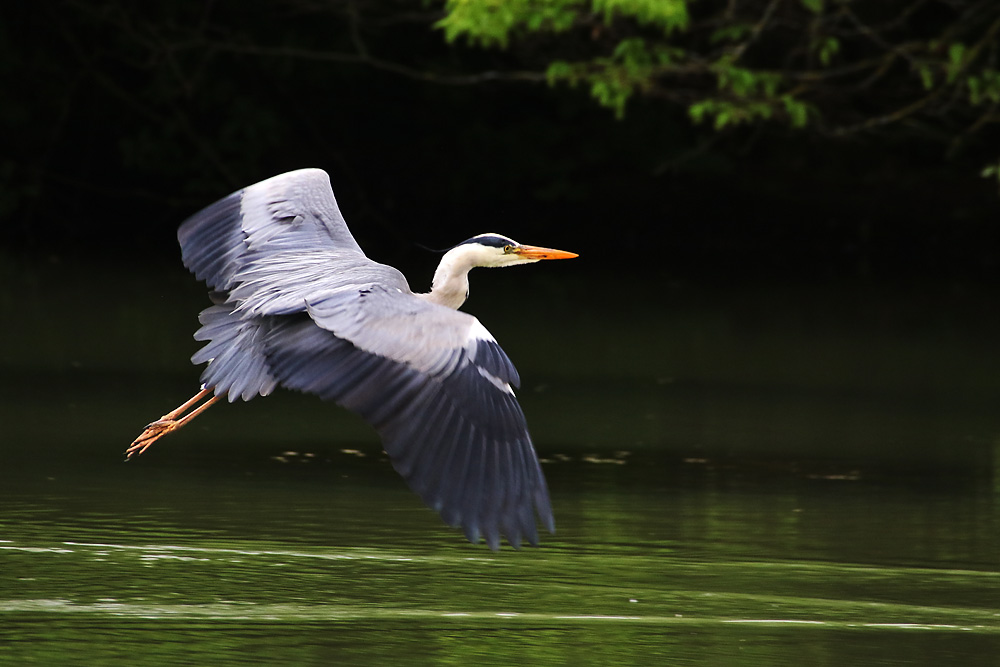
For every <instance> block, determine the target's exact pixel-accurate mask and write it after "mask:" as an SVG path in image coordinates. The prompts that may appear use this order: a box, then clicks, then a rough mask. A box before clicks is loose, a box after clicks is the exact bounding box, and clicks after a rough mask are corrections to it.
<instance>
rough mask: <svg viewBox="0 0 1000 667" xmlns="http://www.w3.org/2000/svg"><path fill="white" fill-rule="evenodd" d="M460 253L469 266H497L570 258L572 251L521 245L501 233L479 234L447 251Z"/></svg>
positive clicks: (574, 254) (572, 254) (575, 255)
mask: <svg viewBox="0 0 1000 667" xmlns="http://www.w3.org/2000/svg"><path fill="white" fill-rule="evenodd" d="M451 252H454V253H461V254H463V255H465V256H466V258H467V261H468V262H469V264H470V265H471V266H483V267H497V266H514V265H515V264H530V263H531V262H537V261H539V260H541V259H572V258H573V257H577V254H576V253H574V252H566V251H565V250H555V249H553V248H540V247H538V246H533V245H522V244H520V243H518V242H517V241H515V240H514V239H512V238H509V237H506V236H503V235H502V234H493V233H489V234H479V235H478V236H473V237H472V238H471V239H468V240H466V241H462V242H461V243H459V244H458V245H457V246H455V247H454V248H452V249H451V250H450V251H449V253H451Z"/></svg>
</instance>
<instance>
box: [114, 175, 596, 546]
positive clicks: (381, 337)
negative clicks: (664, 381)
mask: <svg viewBox="0 0 1000 667" xmlns="http://www.w3.org/2000/svg"><path fill="white" fill-rule="evenodd" d="M177 236H178V240H179V241H180V246H181V257H182V260H183V262H184V265H185V266H186V267H187V268H188V269H190V270H191V271H192V272H193V273H194V274H195V276H196V277H197V278H198V279H199V280H203V281H205V282H206V283H207V284H208V286H209V288H210V289H211V293H210V296H211V298H212V301H213V302H214V305H212V306H210V307H209V308H206V309H205V310H204V311H202V313H201V315H200V316H199V321H200V322H201V328H200V329H198V331H197V332H196V333H195V339H196V340H199V341H207V343H206V345H205V346H204V347H203V348H201V350H199V351H198V352H197V353H195V355H194V356H193V357H192V358H191V360H192V362H193V363H195V364H201V363H206V362H207V364H208V365H207V366H206V367H205V369H204V371H203V372H202V374H201V382H202V385H201V390H200V391H199V392H198V393H197V394H196V395H195V396H194V397H193V398H191V399H190V400H189V401H187V402H185V403H184V404H183V405H181V406H180V407H178V408H177V409H175V410H173V411H171V412H169V413H167V414H166V415H164V416H163V417H161V418H160V419H158V420H157V421H154V422H153V423H151V424H149V425H148V426H147V427H146V429H145V430H144V431H143V432H142V434H141V435H140V436H139V437H138V438H136V440H135V441H134V442H133V443H132V445H131V446H130V447H129V448H128V449H127V450H126V455H127V457H128V458H132V457H133V456H135V455H137V454H141V453H142V452H144V451H146V449H148V448H149V446H150V445H152V444H153V442H154V441H156V440H157V439H158V438H160V437H161V436H163V435H166V434H167V433H170V432H172V431H174V430H176V429H178V428H180V427H181V426H183V425H184V424H186V423H188V422H189V421H190V420H191V419H193V418H194V417H196V416H197V415H199V414H200V413H201V412H203V411H204V410H205V409H207V408H208V407H209V406H210V405H212V404H213V403H215V402H216V401H218V400H219V399H220V398H222V397H228V399H229V401H230V402H233V401H235V400H236V399H243V400H244V401H248V400H250V399H252V398H253V397H255V396H257V395H261V396H266V395H267V394H269V393H271V391H272V390H274V389H275V387H277V386H279V385H280V386H283V387H286V388H289V389H297V390H300V391H303V392H309V393H313V394H317V395H319V396H320V397H321V398H323V399H328V400H333V401H335V402H337V403H338V404H340V405H341V406H343V407H345V408H347V409H349V410H351V411H353V412H355V413H357V414H359V415H360V416H361V417H362V418H363V419H364V420H366V421H367V422H368V423H369V424H371V425H372V426H373V427H374V428H375V430H376V431H377V432H378V433H379V435H380V436H381V439H382V444H383V447H384V449H385V451H386V452H387V453H388V455H389V458H390V460H391V462H392V464H393V467H394V468H395V469H396V470H397V471H398V472H399V473H400V474H401V475H402V476H403V478H404V479H405V480H406V481H407V483H408V484H409V486H410V487H411V488H412V489H413V490H414V491H415V492H416V493H417V494H418V495H419V496H420V497H421V498H422V499H423V501H424V502H425V503H426V504H427V505H428V506H430V507H431V508H433V509H434V510H436V511H437V512H439V513H440V515H441V517H442V518H443V519H444V520H445V522H447V523H448V524H451V525H452V526H460V527H461V528H462V529H463V531H464V533H465V536H466V537H467V538H468V539H469V540H470V541H471V542H473V543H479V541H480V540H481V539H485V541H486V543H487V544H488V545H489V547H490V548H491V549H494V550H496V549H498V548H499V545H500V536H501V535H503V536H505V537H506V538H507V541H508V542H509V543H510V544H511V545H512V546H514V547H515V548H517V547H519V546H520V544H521V541H522V539H524V540H527V541H528V543H530V544H532V545H536V544H537V542H538V532H537V529H536V519H535V514H536V512H537V515H538V517H539V518H540V519H541V522H542V524H543V525H544V526H545V528H547V529H548V530H549V531H550V532H553V531H554V529H555V527H554V521H553V517H552V507H551V504H550V501H549V495H548V489H547V487H546V483H545V478H544V476H543V474H542V470H541V467H540V466H539V463H538V457H537V455H536V453H535V450H534V446H533V445H532V442H531V438H530V436H529V434H528V428H527V424H526V422H525V418H524V413H523V412H522V411H521V408H520V406H519V405H518V402H517V399H516V398H515V396H514V391H513V389H512V386H513V387H517V386H519V378H518V373H517V370H515V368H514V365H513V364H512V363H511V361H510V359H509V358H508V357H507V355H506V354H505V353H504V351H503V350H502V349H501V348H500V346H499V345H498V344H497V342H496V340H495V339H494V338H493V336H492V335H490V333H489V332H488V331H487V330H486V328H485V327H483V325H482V324H480V323H479V320H477V319H476V318H475V317H473V316H472V315H469V314H466V313H463V312H460V311H458V310H457V309H458V308H459V307H460V306H461V305H462V304H463V303H464V302H465V300H466V298H467V296H468V290H469V279H468V275H469V271H470V270H471V269H472V268H473V267H477V266H482V267H501V266H514V265H516V264H526V263H530V262H537V261H539V260H542V259H567V258H572V257H576V256H577V255H576V254H574V253H571V252H565V251H562V250H553V249H551V248H541V247H537V246H528V245H522V244H520V243H517V242H516V241H513V240H512V239H509V238H507V237H505V236H501V235H499V234H480V235H479V236H474V237H472V238H471V239H469V240H467V241H464V242H462V243H460V244H458V245H456V246H454V247H453V248H452V249H450V250H449V251H448V252H446V253H445V254H444V256H443V257H442V259H441V262H440V264H439V266H438V267H437V270H436V272H435V273H434V278H433V281H432V286H431V290H430V292H429V293H426V294H417V293H414V292H412V291H410V288H409V286H408V284H407V282H406V279H405V278H404V277H403V274H402V273H400V272H399V271H397V270H396V269H394V268H392V267H390V266H386V265H384V264H379V263H377V262H374V261H372V260H371V259H369V258H368V257H367V256H365V254H364V252H363V251H362V250H361V247H360V246H359V245H358V244H357V242H356V241H355V240H354V237H353V236H352V235H351V232H350V231H349V230H348V228H347V223H346V222H345V221H344V217H343V215H341V212H340V209H339V207H338V206H337V201H336V199H335V198H334V195H333V189H332V187H331V185H330V178H329V176H328V175H327V174H326V172H324V171H322V170H320V169H302V170H298V171H292V172H289V173H286V174H281V175H278V176H275V177H273V178H270V179H267V180H265V181H261V182H260V183H257V184H255V185H251V186H249V187H247V188H244V189H242V190H239V191H237V192H235V193H233V194H232V195H230V196H228V197H226V198H224V199H221V200H219V201H217V202H216V203H214V204H212V205H210V206H208V207H207V208H205V209H203V210H202V211H200V212H198V213H196V214H195V215H194V216H192V217H191V218H189V219H188V220H186V221H185V222H184V223H182V224H181V226H180V228H179V230H178V233H177Z"/></svg>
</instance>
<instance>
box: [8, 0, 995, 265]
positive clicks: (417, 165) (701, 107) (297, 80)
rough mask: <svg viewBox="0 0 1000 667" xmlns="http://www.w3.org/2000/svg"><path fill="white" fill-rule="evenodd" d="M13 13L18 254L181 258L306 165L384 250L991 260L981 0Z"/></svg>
mask: <svg viewBox="0 0 1000 667" xmlns="http://www.w3.org/2000/svg"><path fill="white" fill-rule="evenodd" d="M0 19H2V21H0V77H2V80H0V83H2V84H3V87H4V91H5V101H4V103H3V105H2V106H0V132H2V134H3V137H4V139H3V141H4V145H5V150H4V151H3V152H2V154H0V219H2V220H3V221H4V224H5V226H6V228H7V230H8V234H7V235H6V240H5V244H7V245H10V246H12V247H17V248H28V249H33V250H34V251H45V250H46V249H47V248H59V247H70V248H76V247H81V246H86V247H90V248H104V249H107V248H109V247H111V245H112V244H111V243H110V241H111V240H113V241H114V243H116V244H118V246H117V247H122V246H123V245H124V246H128V247H132V246H136V247H141V246H144V245H147V244H149V245H151V246H153V247H157V248H164V249H166V251H167V254H168V256H170V255H169V252H172V251H173V249H174V241H173V231H174V229H176V225H177V224H178V222H179V221H180V220H182V219H183V218H184V217H186V216H187V215H188V214H190V213H192V212H193V211H195V210H197V209H198V208H200V207H201V206H204V205H205V204H207V203H209V202H211V201H213V200H215V199H217V198H219V197H220V196H221V195H224V194H226V193H227V192H229V191H232V190H235V189H236V188H238V187H241V186H243V185H246V184H249V183H252V182H254V181H256V180H259V179H262V178H265V177H267V176H271V175H273V174H276V173H279V172H281V171H286V170H289V169H294V168H299V167H304V166H318V167H322V168H325V169H327V170H328V171H330V172H331V175H332V176H333V180H334V188H335V191H336V192H337V196H338V198H339V199H340V201H341V207H342V208H343V209H344V211H345V214H346V215H347V217H348V221H349V222H350V224H351V226H352V229H354V231H355V233H356V235H357V236H358V238H359V240H360V241H361V242H362V245H364V246H365V247H366V249H374V251H375V253H376V254H378V253H379V252H382V253H385V254H383V255H381V257H382V258H383V259H384V260H386V261H393V260H397V261H398V255H400V254H405V252H408V251H411V250H412V249H413V243H423V244H425V245H430V246H436V247H442V246H444V245H447V244H449V243H453V242H455V241H456V240H460V239H461V238H465V237H467V236H469V235H470V234H471V233H477V232H481V231H490V230H492V231H498V232H503V233H506V234H510V235H511V236H514V237H515V238H519V237H521V238H523V239H525V240H531V241H537V242H547V241H548V242H551V243H556V242H557V241H559V240H561V239H562V238H565V236H566V235H567V234H568V233H570V232H571V231H572V233H573V234H574V235H576V236H579V237H581V238H584V239H589V238H595V239H599V238H600V237H601V235H602V234H606V233H608V231H609V230H612V231H613V232H614V234H615V242H616V243H618V244H621V246H623V247H625V248H635V249H639V250H646V249H648V248H650V247H654V246H656V247H659V248H660V249H661V252H663V253H666V255H665V257H667V258H668V259H669V263H670V265H671V266H676V267H682V268H683V267H684V266H685V265H687V266H689V267H691V270H698V269H699V267H704V266H706V258H711V261H712V262H717V264H716V265H715V266H714V268H712V269H711V270H714V271H718V270H719V267H720V266H725V267H727V268H729V269H731V270H733V271H737V270H747V269H750V268H759V267H767V266H772V267H775V268H774V269H773V270H776V271H791V270H795V269H796V267H797V268H798V269H799V270H803V271H813V270H816V269H815V267H817V266H824V267H827V269H828V270H831V271H840V270H847V271H853V270H857V267H859V266H868V265H869V264H870V260H871V259H872V257H875V256H877V257H878V258H880V261H881V260H882V259H888V261H889V265H891V266H901V265H903V264H909V265H910V266H911V269H912V270H916V271H927V270H928V269H929V268H933V267H935V266H947V267H955V266H959V265H961V266H970V267H974V269H972V270H974V271H977V272H980V273H982V272H990V271H992V270H993V266H994V262H993V260H992V259H991V253H988V252H987V250H986V249H987V248H988V247H989V245H990V244H991V243H992V242H993V241H994V233H993V232H992V226H993V225H994V224H995V222H996V220H995V217H996V215H997V201H998V197H997V188H996V179H997V177H998V176H1000V174H998V173H997V163H998V160H1000V156H998V154H997V146H998V145H1000V143H998V139H1000V136H998V134H1000V133H998V130H997V120H998V107H1000V74H998V69H1000V65H998V58H1000V54H998V48H1000V47H998V32H1000V4H997V3H995V2H992V1H989V0H979V1H974V0H951V1H945V0H917V1H914V2H902V1H895V0H887V1H886V2H879V3H860V2H836V1H827V2H823V1H822V0H780V1H779V0H727V1H726V2H721V1H712V0H704V1H700V2H697V3H694V2H691V3H689V2H686V1H685V0H588V1H586V2H584V1H582V0H510V1H509V2H503V3H496V2H492V1H489V0H462V1H461V2H459V1H457V0H446V1H444V2H428V3H413V2H403V1H401V0H399V1H396V0H251V1H249V2H236V1H235V0H216V1H215V2H207V3H178V2H170V1H168V0H149V1H148V2H142V3H135V2H128V1H126V0H57V1H54V2H47V3H7V5H5V7H4V8H3V9H0ZM605 107H607V108H605ZM981 174H983V175H987V176H989V177H990V179H992V183H993V184H992V185H991V181H990V180H984V179H982V178H980V175H981ZM657 244H658V245H657ZM564 245H565V244H564ZM942 247H947V248H950V249H951V250H950V251H949V252H950V254H949V256H948V258H942V257H941V254H940V249H941V248H942ZM573 249H574V250H581V251H583V252H586V251H587V250H588V248H586V247H584V248H577V247H574V248H573ZM394 254H395V255H394ZM608 261H612V258H609V259H608ZM838 266H840V267H841V268H836V267H838ZM843 267H850V268H847V269H844V268H843ZM682 268H681V269H678V270H682ZM827 269H824V270H827ZM706 270H708V269H706ZM948 270H951V269H948Z"/></svg>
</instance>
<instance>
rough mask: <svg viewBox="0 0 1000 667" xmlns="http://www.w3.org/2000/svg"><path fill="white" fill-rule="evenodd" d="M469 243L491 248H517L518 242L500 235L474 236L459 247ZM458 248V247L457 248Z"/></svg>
mask: <svg viewBox="0 0 1000 667" xmlns="http://www.w3.org/2000/svg"><path fill="white" fill-rule="evenodd" d="M469 243H478V244H479V245H485V246H490V247H491V248H503V247H504V246H508V245H509V246H517V242H516V241H514V240H513V239H509V238H507V237H506V236H500V235H499V234H484V235H483V236H473V237H472V238H471V239H466V240H465V241H462V242H461V243H459V244H458V245H466V244H469ZM456 247H458V246H456Z"/></svg>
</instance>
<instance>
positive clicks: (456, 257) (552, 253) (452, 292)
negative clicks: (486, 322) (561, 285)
mask: <svg viewBox="0 0 1000 667" xmlns="http://www.w3.org/2000/svg"><path fill="white" fill-rule="evenodd" d="M576 256H577V255H576V253H572V252H566V251H565V250H553V249H552V248H540V247H538V246H533V245H522V244H520V243H518V242H517V241H515V240H514V239H512V238H509V237H506V236H503V235H502V234H480V235H478V236H473V237H472V238H471V239H468V240H466V241H462V242H461V243H459V244H458V245H457V246H455V247H453V248H452V249H451V250H449V251H448V252H446V253H445V254H444V257H442V258H441V263H440V264H438V268H437V271H436V272H435V273H434V282H433V284H432V285H431V291H430V294H428V295H426V298H428V299H429V300H431V301H433V302H435V303H439V304H441V305H443V306H448V307H449V308H458V307H459V306H461V305H462V303H464V302H465V299H466V298H467V297H468V295H469V270H470V269H473V268H475V267H477V266H485V267H498V266H514V265H515V264H530V263H532V262H537V261H538V260H540V259H570V258H572V257H576Z"/></svg>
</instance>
